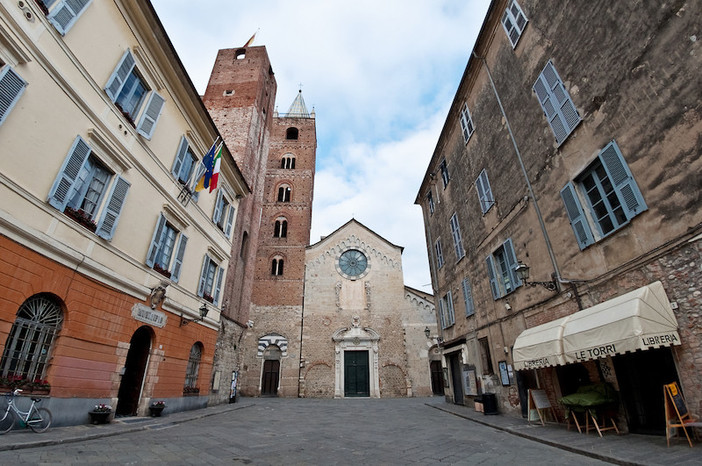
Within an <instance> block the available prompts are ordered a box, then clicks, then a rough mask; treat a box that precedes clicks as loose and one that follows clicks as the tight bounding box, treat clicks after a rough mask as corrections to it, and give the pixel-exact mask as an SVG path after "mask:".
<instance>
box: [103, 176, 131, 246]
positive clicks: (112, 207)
mask: <svg viewBox="0 0 702 466" xmlns="http://www.w3.org/2000/svg"><path fill="white" fill-rule="evenodd" d="M129 186H130V184H129V182H128V181H127V180H125V179H124V178H122V177H121V176H118V177H117V179H116V180H115V182H114V183H113V185H112V192H111V193H110V196H109V197H108V198H107V204H106V205H105V208H104V209H103V211H102V215H101V217H100V222H98V226H97V231H96V233H97V235H98V236H100V237H101V238H105V239H106V240H111V239H112V236H113V235H114V233H115V228H117V221H118V220H119V216H120V215H121V214H122V207H123V206H124V200H125V199H126V198H127V191H129Z"/></svg>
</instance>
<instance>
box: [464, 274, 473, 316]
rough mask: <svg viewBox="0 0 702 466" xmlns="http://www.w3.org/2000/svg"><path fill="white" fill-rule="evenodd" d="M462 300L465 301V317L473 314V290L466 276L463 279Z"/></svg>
mask: <svg viewBox="0 0 702 466" xmlns="http://www.w3.org/2000/svg"><path fill="white" fill-rule="evenodd" d="M462 285H463V300H464V301H465V303H466V317H468V316H472V315H473V314H475V305H474V304H473V290H471V288H470V282H469V281H468V279H467V278H464V279H463V283H462Z"/></svg>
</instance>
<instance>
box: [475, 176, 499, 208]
mask: <svg viewBox="0 0 702 466" xmlns="http://www.w3.org/2000/svg"><path fill="white" fill-rule="evenodd" d="M475 187H476V189H477V191H478V199H479V201H480V210H481V211H482V212H483V213H485V212H487V211H488V210H490V207H492V205H493V204H494V202H495V201H494V200H493V198H492V189H490V182H489V181H488V176H487V171H485V169H483V170H482V171H481V172H480V175H479V176H478V179H477V180H475Z"/></svg>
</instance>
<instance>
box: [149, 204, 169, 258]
mask: <svg viewBox="0 0 702 466" xmlns="http://www.w3.org/2000/svg"><path fill="white" fill-rule="evenodd" d="M165 226H166V217H164V216H163V214H162V213H159V214H158V222H156V229H155V230H154V236H153V237H152V238H151V244H150V245H149V252H148V254H147V255H146V265H148V266H149V267H153V266H154V262H156V253H157V252H158V247H159V245H160V244H161V241H162V240H163V235H164V233H165V230H166V229H165Z"/></svg>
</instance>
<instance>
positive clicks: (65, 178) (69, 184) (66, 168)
mask: <svg viewBox="0 0 702 466" xmlns="http://www.w3.org/2000/svg"><path fill="white" fill-rule="evenodd" d="M90 152H91V150H90V146H88V143H86V142H85V141H84V140H83V138H81V137H80V136H78V137H76V140H75V141H74V142H73V145H72V146H71V150H69V151H68V156H66V159H65V160H64V161H63V165H62V166H61V171H59V174H58V176H57V177H56V180H55V181H54V185H53V186H52V187H51V191H50V192H49V204H51V205H52V206H53V207H55V208H57V209H58V210H60V211H61V212H63V210H64V209H65V208H66V204H67V203H68V200H69V199H68V198H69V193H70V192H71V189H72V188H73V186H74V185H75V182H76V178H78V174H79V173H80V171H81V169H82V168H83V166H84V165H85V164H86V162H87V160H88V156H89V155H90Z"/></svg>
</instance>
